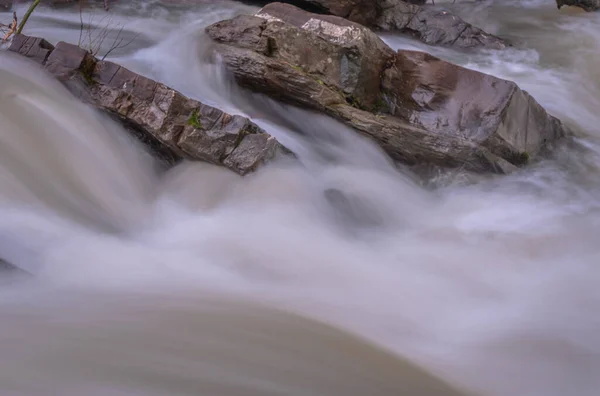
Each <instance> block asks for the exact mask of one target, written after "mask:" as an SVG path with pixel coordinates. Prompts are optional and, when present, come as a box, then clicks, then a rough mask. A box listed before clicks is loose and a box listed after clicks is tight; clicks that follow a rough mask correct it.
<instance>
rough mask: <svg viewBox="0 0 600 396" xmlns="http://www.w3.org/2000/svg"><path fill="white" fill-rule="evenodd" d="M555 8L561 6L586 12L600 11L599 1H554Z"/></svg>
mask: <svg viewBox="0 0 600 396" xmlns="http://www.w3.org/2000/svg"><path fill="white" fill-rule="evenodd" d="M556 6H557V7H558V9H561V8H562V7H563V6H572V7H579V8H583V9H584V10H586V11H597V10H599V9H600V0H556Z"/></svg>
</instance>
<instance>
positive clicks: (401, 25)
mask: <svg viewBox="0 0 600 396" xmlns="http://www.w3.org/2000/svg"><path fill="white" fill-rule="evenodd" d="M381 7H382V11H381V13H380V15H379V17H378V18H377V20H376V22H375V23H374V25H375V26H376V27H378V28H380V29H382V30H386V31H400V32H403V33H406V34H410V35H412V36H414V37H415V38H418V39H419V40H421V41H423V42H424V43H426V44H429V45H440V46H446V47H457V48H464V49H471V48H487V49H503V48H505V47H506V46H507V44H506V42H505V41H504V40H502V39H501V38H499V37H496V36H494V35H491V34H489V33H486V32H484V31H483V30H481V29H479V28H477V27H475V26H473V25H471V24H469V23H467V22H465V21H463V20H462V19H461V18H459V17H457V16H456V15H454V14H452V13H451V12H450V11H448V10H447V9H445V8H443V7H436V6H423V7H422V6H418V5H413V4H408V3H407V2H404V1H399V0H382V1H381Z"/></svg>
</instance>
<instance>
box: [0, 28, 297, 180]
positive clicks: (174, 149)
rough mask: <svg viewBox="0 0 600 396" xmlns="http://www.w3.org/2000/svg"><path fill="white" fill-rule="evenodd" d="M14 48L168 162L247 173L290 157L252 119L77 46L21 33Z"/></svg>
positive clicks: (11, 47)
mask: <svg viewBox="0 0 600 396" xmlns="http://www.w3.org/2000/svg"><path fill="white" fill-rule="evenodd" d="M10 50H11V51H14V52H17V53H19V54H21V55H23V56H26V57H28V58H31V59H32V60H34V61H36V62H38V63H40V64H42V65H44V66H45V68H46V70H47V71H48V72H49V73H51V74H52V75H54V76H55V77H56V78H57V79H59V80H60V81H61V82H63V83H64V84H65V86H66V87H67V88H68V89H69V90H70V91H71V92H72V93H73V94H74V95H75V96H77V97H78V98H80V99H81V100H83V101H85V102H87V103H89V104H91V105H93V106H95V107H97V108H99V109H102V110H104V111H105V112H106V113H107V114H109V115H111V116H112V117H113V118H115V119H117V120H119V121H120V122H121V123H122V124H123V125H124V126H125V127H126V129H127V130H128V131H130V132H132V133H133V134H134V135H135V136H136V137H138V138H139V139H140V140H141V141H142V142H143V143H145V144H146V145H147V146H148V147H149V148H150V149H151V151H152V152H153V153H154V154H155V155H156V156H157V157H159V158H161V159H163V160H164V161H166V162H169V163H173V162H177V161H178V160H180V159H181V158H187V159H190V160H199V161H205V162H210V163H213V164H216V165H222V166H225V167H227V168H229V169H231V170H233V171H234V172H236V173H239V174H241V175H244V174H247V173H249V172H252V171H254V170H256V169H257V168H258V167H259V166H260V165H261V164H264V163H266V162H268V161H270V160H272V159H273V158H275V157H276V156H278V155H280V154H283V153H286V154H287V153H289V152H288V151H287V150H285V149H284V148H283V147H282V146H281V145H280V144H279V143H278V142H277V140H275V138H273V137H272V136H270V135H269V134H267V133H266V132H265V131H263V130H262V129H261V128H259V127H258V126H257V125H256V124H254V123H252V122H251V121H250V120H248V119H247V118H244V117H241V116H236V115H230V114H227V113H224V112H223V111H221V110H219V109H217V108H214V107H211V106H208V105H205V104H202V103H200V102H199V101H196V100H193V99H190V98H187V97H185V96H183V95H182V94H181V93H179V92H177V91H175V90H174V89H171V88H169V87H167V86H165V85H164V84H161V83H158V82H156V81H153V80H151V79H148V78H146V77H144V76H141V75H139V74H136V73H134V72H132V71H130V70H128V69H126V68H124V67H121V66H119V65H117V64H115V63H112V62H107V61H100V60H98V59H96V58H95V57H93V56H92V55H90V54H89V53H88V52H87V51H85V50H83V49H82V48H79V47H77V46H75V45H72V44H68V43H64V42H60V43H58V44H57V45H56V47H53V46H52V45H51V44H49V43H48V42H47V41H45V40H43V39H39V38H35V37H27V36H23V35H17V36H16V37H15V38H14V40H13V42H12V43H11V46H10Z"/></svg>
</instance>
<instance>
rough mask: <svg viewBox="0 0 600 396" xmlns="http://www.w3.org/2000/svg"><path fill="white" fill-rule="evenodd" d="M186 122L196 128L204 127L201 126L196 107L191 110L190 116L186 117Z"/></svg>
mask: <svg viewBox="0 0 600 396" xmlns="http://www.w3.org/2000/svg"><path fill="white" fill-rule="evenodd" d="M187 124H188V125H189V126H192V127H194V128H196V129H203V128H204V127H203V126H202V122H201V121H200V111H198V109H196V110H194V111H192V114H190V118H188V120H187Z"/></svg>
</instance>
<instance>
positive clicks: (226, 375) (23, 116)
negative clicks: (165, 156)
mask: <svg viewBox="0 0 600 396" xmlns="http://www.w3.org/2000/svg"><path fill="white" fill-rule="evenodd" d="M117 3H118V4H115V5H114V6H113V8H112V10H111V13H110V14H105V13H104V11H102V9H101V8H98V9H96V10H92V11H91V12H90V11H89V10H86V11H84V12H83V14H81V15H80V14H79V12H78V11H77V9H76V8H75V9H60V10H51V9H47V8H43V7H42V8H40V9H39V10H37V11H36V13H35V14H34V16H33V17H32V18H31V20H30V22H29V23H28V25H27V27H26V29H25V33H27V34H30V35H36V36H42V37H45V38H46V39H48V40H50V41H52V42H56V41H59V40H65V41H70V42H75V43H77V42H78V41H80V40H81V42H87V43H88V44H89V37H88V36H86V32H85V31H84V32H83V34H82V33H81V32H80V25H81V22H82V21H84V25H88V24H90V23H91V25H93V26H95V27H96V28H97V29H96V30H95V31H96V32H98V31H100V32H101V31H102V29H103V28H104V27H106V26H108V30H107V33H108V34H107V35H106V36H107V38H106V39H105V41H104V42H103V43H102V45H101V46H99V47H101V48H97V49H98V52H99V55H103V53H105V52H106V51H107V50H108V49H109V48H110V46H111V44H112V43H113V42H114V38H115V37H117V36H118V35H119V34H120V37H121V38H123V40H124V41H123V42H124V43H127V45H126V46H124V47H123V48H118V49H117V50H115V51H112V52H111V53H110V54H108V58H109V59H112V60H115V61H117V62H119V63H121V64H123V65H126V66H127V67H129V68H131V69H133V70H135V71H137V72H140V73H143V74H145V75H147V76H150V77H152V78H155V79H158V80H160V81H162V82H165V83H166V84H168V85H170V86H172V87H174V88H176V89H178V90H180V91H182V92H183V93H185V94H187V95H189V96H192V97H194V98H197V99H200V100H202V101H203V102H205V103H208V104H213V105H216V106H218V107H220V108H221V109H223V110H226V111H229V112H233V113H239V114H245V115H247V116H249V117H251V118H253V120H254V121H255V122H257V123H258V124H260V125H261V126H263V127H264V128H265V129H266V130H267V131H268V132H270V133H272V134H273V135H275V136H276V137H277V138H278V139H279V140H280V141H281V142H283V143H284V144H285V145H287V146H288V147H290V148H291V149H292V150H294V152H296V153H297V154H298V158H299V160H298V162H296V163H291V164H290V163H275V164H272V165H271V166H269V167H266V168H264V169H262V170H261V171H259V172H258V173H256V174H253V175H251V176H248V177H245V178H241V177H238V176H236V175H234V174H232V173H231V172H229V171H227V170H225V169H221V168H216V167H213V166H211V165H207V164H201V163H183V164H180V165H179V166H177V167H176V168H174V169H171V170H168V171H166V172H165V171H163V170H162V169H161V168H160V167H158V166H157V164H155V163H154V161H153V159H152V158H151V157H150V156H149V155H148V154H147V153H146V152H145V151H144V149H143V148H142V147H140V145H139V144H138V143H137V142H136V141H134V140H133V138H131V137H129V136H128V135H127V134H126V133H125V132H124V131H122V130H121V128H120V127H119V126H118V125H116V124H115V123H113V122H112V121H111V120H109V119H107V118H106V117H104V116H102V115H101V114H98V113H96V112H95V111H93V110H92V109H89V108H87V107H86V106H84V105H83V104H81V103H79V102H78V101H77V100H75V99H74V98H72V97H71V96H70V95H68V94H67V93H66V90H65V89H64V88H63V87H62V86H61V85H60V84H59V83H58V82H56V81H54V80H52V79H51V78H49V77H48V76H46V75H44V74H43V73H41V72H40V70H39V69H38V68H37V67H36V66H34V65H31V64H28V63H27V62H25V61H23V60H22V59H19V58H17V57H16V56H11V54H8V53H0V257H2V258H3V259H5V260H7V261H9V262H11V263H13V264H15V265H17V266H18V267H20V268H22V269H24V270H25V271H27V272H28V273H29V274H31V275H32V276H31V275H19V274H11V275H2V276H1V277H0V394H1V395H2V396H41V395H44V396H54V395H56V396H82V395H85V396H96V395H102V396H125V395H127V396H130V395H136V396H137V395H140V396H167V395H168V396H176V395H177V396H179V395H182V396H183V395H200V394H201V395H218V396H221V395H222V396H251V395H252V396H253V395H257V396H258V395H294V396H295V395H311V396H312V395H331V396H352V395H356V396H359V395H360V396H362V395H366V394H368V395H373V396H378V395H381V396H383V395H405V394H406V395H415V396H416V395H419V396H434V395H446V396H447V395H452V394H454V393H452V391H450V390H447V389H446V388H444V387H445V386H446V385H444V384H441V383H440V382H439V381H438V380H437V379H436V378H435V377H433V376H432V375H435V376H438V377H439V378H441V379H443V380H444V381H446V382H447V383H449V384H452V386H454V387H456V388H457V389H460V390H461V391H465V392H467V393H469V394H474V395H480V396H571V395H577V396H596V395H597V394H598V393H599V392H600V375H598V374H599V373H600V317H599V316H598V312H597V309H598V307H600V287H599V286H598V285H600V269H599V268H598V265H599V263H600V239H599V237H598V234H597V232H598V230H599V229H600V228H599V227H600V140H599V139H600V114H599V110H598V109H600V68H598V65H599V64H600V14H593V13H590V14H585V13H580V12H576V11H573V10H562V11H560V12H559V11H557V10H556V6H555V5H554V2H553V1H550V0H521V1H516V0H504V1H495V2H490V1H487V2H478V3H476V4H474V3H470V2H458V3H457V4H455V5H453V6H452V7H454V8H455V9H456V10H457V12H459V13H460V14H461V15H463V16H464V17H465V18H466V19H468V20H469V21H473V22H474V23H476V24H477V25H479V26H481V27H482V28H485V29H487V30H488V31H491V32H493V33H497V34H500V35H502V36H506V37H508V38H510V39H511V40H512V41H513V42H514V43H515V46H514V47H513V48H511V49H508V50H505V51H501V52H485V51H482V52H478V53H473V54H464V53H459V52H455V51H453V50H449V49H441V48H426V47H425V46H423V45H422V44H420V43H418V42H416V41H412V40H409V39H407V38H403V37H399V36H394V35H384V36H383V39H384V40H385V41H386V42H387V43H388V44H390V45H391V46H392V47H394V48H420V49H426V50H427V51H428V52H431V53H433V54H435V55H436V56H439V57H442V58H444V59H448V60H451V61H453V62H456V63H459V64H461V65H464V66H467V67H469V68H473V69H477V70H481V71H484V72H486V73H490V74H493V75H496V76H499V77H503V78H507V79H511V80H514V81H516V82H517V83H518V84H519V85H520V86H521V87H522V88H524V89H526V90H527V91H529V92H530V93H531V94H532V95H533V96H534V97H535V98H536V99H537V100H538V101H539V102H540V103H541V104H542V105H544V106H545V107H546V108H547V109H548V110H549V111H550V112H551V113H553V114H554V115H556V116H558V117H559V118H561V119H562V120H563V121H565V122H566V123H567V124H569V125H570V126H571V127H572V128H573V130H574V131H575V133H576V138H575V139H574V141H573V142H572V143H569V144H566V145H563V146H562V147H559V148H558V149H557V150H556V152H555V153H554V154H553V155H552V156H551V157H550V158H547V159H544V160H542V161H540V162H538V163H535V164H533V165H532V166H530V167H527V168H525V169H523V170H521V171H519V172H516V173H515V174H512V175H510V176H475V175H470V174H467V173H464V172H463V171H461V170H453V171H441V170H438V169H426V170H419V174H420V175H421V176H419V177H417V176H416V174H415V173H414V172H413V171H414V170H411V169H407V168H405V167H403V166H401V165H400V164H394V163H393V162H392V161H390V160H389V158H388V157H386V156H385V155H384V154H383V153H382V152H381V151H380V150H379V149H378V148H377V147H376V146H375V145H374V144H372V143H371V142H369V141H367V140H365V139H364V138H362V137H360V136H358V135H357V134H355V133H353V132H352V131H350V130H348V129H346V128H345V127H343V126H341V125H339V124H338V123H336V122H334V121H332V120H329V119H327V118H325V117H321V116H318V115H314V114H310V113H307V112H305V111H302V110H298V109H294V108H291V107H288V106H284V105H281V104H278V103H275V102H272V101H270V100H268V99H266V98H264V97H261V96H256V95H251V94H248V93H246V92H242V91H240V90H239V89H238V88H236V86H235V85H234V84H232V82H231V81H230V79H229V78H228V76H227V75H226V73H225V72H224V70H223V68H222V67H221V65H219V63H218V61H217V60H215V59H214V57H212V56H211V52H210V44H209V43H208V41H207V40H206V38H205V37H204V34H203V28H204V27H205V26H207V25H208V24H210V23H213V22H216V21H218V20H221V19H225V18H229V17H231V16H233V15H236V14H239V13H243V12H252V11H254V10H256V8H255V7H251V6H246V5H241V4H239V3H237V2H233V1H225V0H223V1H216V0H215V1H206V3H205V4H202V5H196V6H170V7H165V6H161V5H159V4H158V2H155V1H152V0H148V1H137V0H136V1H133V0H131V1H127V2H117ZM17 11H18V12H19V14H22V13H23V11H24V7H22V6H21V7H19V8H18V9H17ZM0 17H2V18H3V19H8V20H9V19H10V16H9V14H0ZM122 26H124V28H123V29H122V28H121V27H122ZM86 31H87V29H86ZM93 45H96V44H93ZM423 174H425V175H426V176H425V177H423ZM328 189H339V190H341V191H343V192H344V193H345V194H346V196H347V197H348V199H347V200H346V201H344V202H343V203H344V205H341V204H340V202H332V201H331V200H328V199H327V194H325V193H324V192H325V191H327V190H328ZM417 366H419V367H422V368H423V370H425V371H419V369H417V368H416V367H417Z"/></svg>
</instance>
